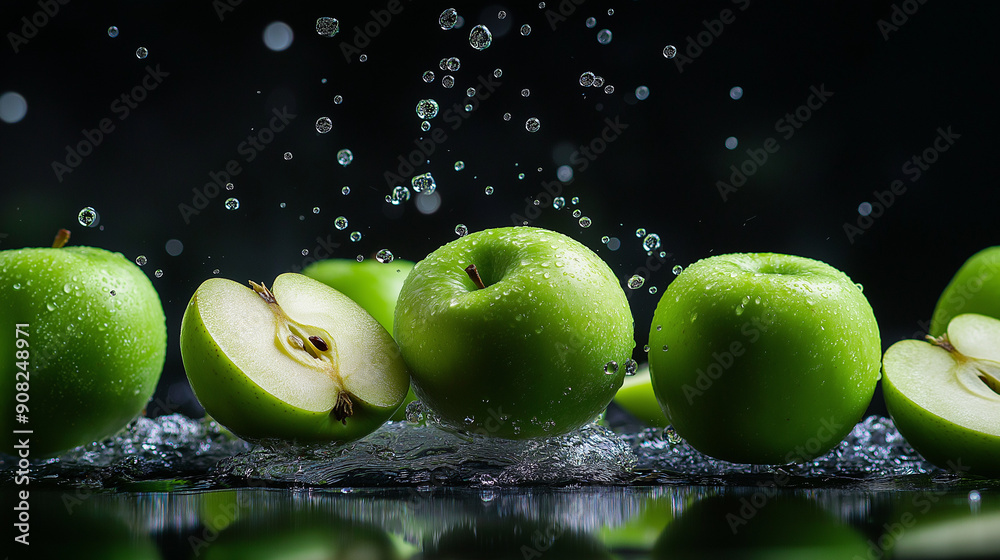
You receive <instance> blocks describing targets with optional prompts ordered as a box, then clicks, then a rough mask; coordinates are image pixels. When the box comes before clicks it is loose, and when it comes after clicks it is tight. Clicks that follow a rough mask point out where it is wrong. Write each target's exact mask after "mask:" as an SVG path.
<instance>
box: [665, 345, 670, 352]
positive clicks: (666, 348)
mask: <svg viewBox="0 0 1000 560" xmlns="http://www.w3.org/2000/svg"><path fill="white" fill-rule="evenodd" d="M667 350H670V347H669V346H667V345H666V344H664V345H663V351H664V352H666V351H667Z"/></svg>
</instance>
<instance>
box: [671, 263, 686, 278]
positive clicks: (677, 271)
mask: <svg viewBox="0 0 1000 560" xmlns="http://www.w3.org/2000/svg"><path fill="white" fill-rule="evenodd" d="M670 272H673V273H674V276H677V275H678V274H680V273H682V272H684V267H683V266H681V265H679V264H675V265H674V268H672V269H671V270H670Z"/></svg>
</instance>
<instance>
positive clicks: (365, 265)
mask: <svg viewBox="0 0 1000 560" xmlns="http://www.w3.org/2000/svg"><path fill="white" fill-rule="evenodd" d="M413 264H414V263H413V262H412V261H408V260H405V259H394V260H393V261H392V262H391V263H380V262H378V261H377V260H365V261H362V262H358V261H356V260H354V259H325V260H321V261H317V262H314V263H312V264H310V265H309V266H307V267H305V268H304V269H303V270H302V274H305V275H306V276H308V277H310V278H312V279H314V280H319V281H320V282H322V283H324V284H326V285H327V286H330V287H331V288H333V289H334V290H337V291H338V292H340V293H342V294H344V295H345V296H347V297H349V298H351V299H353V300H354V301H355V302H357V303H358V305H360V306H361V307H364V308H365V311H367V312H369V313H371V315H372V317H375V320H376V321H378V322H379V323H381V324H382V326H383V327H385V330H387V331H389V332H390V333H391V332H392V316H393V313H394V311H395V309H396V298H398V297H399V290H400V289H401V288H402V287H403V281H404V280H406V276H407V275H408V274H409V273H410V271H411V270H413ZM415 399H416V396H414V394H413V389H409V390H408V391H407V393H406V398H405V399H403V405H402V406H400V407H399V409H398V410H397V411H396V413H395V414H393V415H392V417H391V418H390V420H404V419H405V418H406V405H407V404H409V403H410V402H411V401H413V400H415Z"/></svg>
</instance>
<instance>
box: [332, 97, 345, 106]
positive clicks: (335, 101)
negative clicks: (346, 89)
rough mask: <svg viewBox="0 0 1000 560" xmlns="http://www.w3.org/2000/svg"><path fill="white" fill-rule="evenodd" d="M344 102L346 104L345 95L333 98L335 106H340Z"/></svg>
mask: <svg viewBox="0 0 1000 560" xmlns="http://www.w3.org/2000/svg"><path fill="white" fill-rule="evenodd" d="M343 102H344V96H343V95H334V96H333V104H334V105H340V104H341V103H343Z"/></svg>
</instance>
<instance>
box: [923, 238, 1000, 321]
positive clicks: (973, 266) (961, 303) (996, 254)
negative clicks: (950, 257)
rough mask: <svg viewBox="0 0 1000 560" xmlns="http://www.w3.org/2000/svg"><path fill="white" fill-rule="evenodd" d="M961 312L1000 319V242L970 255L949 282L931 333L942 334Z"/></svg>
mask: <svg viewBox="0 0 1000 560" xmlns="http://www.w3.org/2000/svg"><path fill="white" fill-rule="evenodd" d="M961 313H978V314H980V315H986V316H989V317H994V318H997V319H1000V246H996V247H988V248H986V249H983V250H982V251H979V252H978V253H976V254H974V255H972V256H971V257H969V259H968V260H967V261H965V263H963V264H962V266H961V267H960V268H959V269H958V272H956V273H955V276H954V277H952V279H951V281H950V282H948V285H947V286H945V289H944V291H943V292H941V297H940V298H938V301H937V304H936V305H935V306H934V314H933V315H931V328H930V334H931V336H941V335H942V334H944V332H945V331H946V330H947V329H948V323H949V322H951V320H952V319H953V318H954V317H955V316H956V315H959V314H961Z"/></svg>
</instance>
